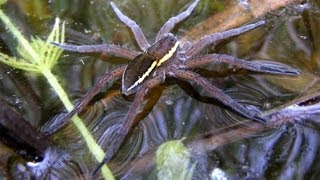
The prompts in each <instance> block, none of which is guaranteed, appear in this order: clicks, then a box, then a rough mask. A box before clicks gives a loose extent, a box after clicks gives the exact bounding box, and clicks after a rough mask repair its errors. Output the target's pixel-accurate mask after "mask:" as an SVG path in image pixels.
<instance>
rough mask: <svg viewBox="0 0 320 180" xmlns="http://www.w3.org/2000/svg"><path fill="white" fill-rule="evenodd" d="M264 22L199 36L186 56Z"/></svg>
mask: <svg viewBox="0 0 320 180" xmlns="http://www.w3.org/2000/svg"><path fill="white" fill-rule="evenodd" d="M264 24H265V21H259V22H256V23H253V24H249V25H245V26H242V27H239V28H234V29H229V30H226V31H223V32H217V33H213V34H211V35H206V36H204V37H203V38H201V39H200V40H199V41H198V42H197V43H195V44H194V45H193V46H192V48H191V49H190V50H189V51H187V53H186V54H187V56H189V57H193V56H196V55H197V54H199V53H200V52H201V51H202V50H204V49H205V48H206V47H208V46H215V45H217V44H219V43H220V42H221V41H223V40H226V39H228V38H232V37H235V36H239V35H241V34H243V33H246V32H248V31H250V30H253V29H255V28H257V27H260V26H262V25H264Z"/></svg>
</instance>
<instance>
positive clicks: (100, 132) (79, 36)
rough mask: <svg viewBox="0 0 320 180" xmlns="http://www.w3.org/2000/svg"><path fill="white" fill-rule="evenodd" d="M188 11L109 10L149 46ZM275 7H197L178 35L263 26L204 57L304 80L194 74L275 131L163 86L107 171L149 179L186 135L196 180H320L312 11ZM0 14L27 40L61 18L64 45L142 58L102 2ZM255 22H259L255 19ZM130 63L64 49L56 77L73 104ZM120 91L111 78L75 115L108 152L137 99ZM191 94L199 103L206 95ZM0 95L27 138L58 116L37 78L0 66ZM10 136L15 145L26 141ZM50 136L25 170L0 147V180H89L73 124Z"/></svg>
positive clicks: (158, 5)
mask: <svg viewBox="0 0 320 180" xmlns="http://www.w3.org/2000/svg"><path fill="white" fill-rule="evenodd" d="M254 2H255V1H252V3H254ZM265 2H268V1H265ZM277 2H278V3H281V2H282V1H277ZM188 3H189V1H187V0H172V1H169V0H158V1H156V0H150V1H143V0H131V1H115V4H117V6H118V7H119V8H120V9H121V11H122V12H124V13H125V14H126V15H128V16H129V17H130V18H132V19H133V20H135V21H136V22H137V23H138V24H139V25H140V27H141V28H142V30H143V32H144V33H145V35H146V37H147V39H148V41H149V42H150V43H151V42H153V41H154V38H155V36H156V33H157V32H158V30H159V29H160V28H161V25H162V24H164V23H165V21H166V20H167V19H168V18H170V17H171V16H173V15H176V14H177V13H178V12H181V9H184V8H186V7H187V4H188ZM276 4H277V3H276V1H270V3H269V4H268V3H266V4H264V3H261V4H260V6H259V8H262V9H264V10H265V9H267V10H265V11H262V10H261V9H259V10H258V11H257V10H256V9H255V8H256V6H250V5H248V4H247V1H210V0H202V1H201V3H200V4H199V5H198V7H197V8H196V10H195V12H194V13H193V15H192V16H191V17H190V18H189V19H187V20H186V21H185V22H184V23H182V24H180V25H179V26H178V28H176V29H175V30H174V32H175V34H177V36H178V37H179V38H183V39H184V40H186V39H189V40H191V41H192V42H193V41H196V40H197V39H199V38H201V37H202V36H204V35H206V34H209V33H213V32H216V31H221V29H223V28H225V27H231V26H232V27H237V26H240V25H241V24H243V23H248V22H254V21H257V20H261V19H264V20H266V22H267V23H266V25H265V26H263V27H262V28H259V29H257V30H254V31H251V32H249V33H246V34H245V35H241V36H240V37H237V38H234V39H232V40H229V41H227V42H225V43H223V44H221V45H219V46H217V47H214V48H209V49H208V50H207V52H208V53H209V52H221V53H227V54H230V55H234V56H237V57H239V58H244V59H250V60H271V61H276V62H281V63H284V64H287V65H290V66H293V67H295V68H299V69H300V70H301V71H302V72H303V73H302V75H301V76H299V77H288V76H276V75H266V74H259V73H252V72H248V71H244V70H239V69H233V67H229V66H227V65H225V64H224V65H217V64H215V65H209V66H206V67H204V68H203V69H199V70H197V72H198V73H200V74H201V75H203V76H206V77H207V78H208V79H209V80H210V82H212V83H213V84H215V85H216V86H217V87H219V88H220V89H223V90H224V91H225V92H226V93H227V94H228V95H230V96H231V97H232V98H234V99H236V100H237V101H238V102H240V103H243V104H246V105H249V106H252V107H256V108H259V109H261V110H262V111H263V113H264V114H265V115H266V117H268V118H269V119H270V120H271V122H270V123H268V124H267V125H266V126H264V125H261V124H259V123H256V122H251V121H247V120H245V119H244V118H242V117H240V116H239V115H237V114H235V113H233V112H231V111H229V110H228V109H226V108H224V107H222V106H221V105H219V104H217V103H216V102H213V101H212V99H211V98H210V97H204V98H205V99H206V100H208V101H209V103H203V102H199V101H197V100H196V99H193V98H191V97H190V96H189V95H188V94H187V93H185V92H184V91H182V90H181V88H179V87H178V86H177V85H174V83H173V85H168V86H165V87H162V88H158V89H157V90H155V92H152V94H151V99H157V98H158V97H159V96H160V94H159V93H160V92H161V91H162V95H161V97H160V98H159V99H158V101H157V103H156V104H155V105H154V107H153V109H152V111H151V112H150V113H149V114H147V116H146V117H145V118H143V120H142V121H141V122H140V123H139V124H138V125H137V126H136V127H135V128H134V129H133V130H132V131H131V132H130V134H129V135H128V137H127V139H126V142H125V144H124V145H123V146H122V148H121V149H120V151H119V152H117V154H116V156H115V157H114V159H113V160H112V161H111V162H110V163H109V166H110V167H111V169H112V171H113V172H114V173H115V174H116V175H117V177H119V178H123V179H126V178H127V179H131V178H140V179H143V178H151V179H152V178H154V177H156V175H154V174H155V173H156V172H155V170H154V166H155V165H154V160H153V157H154V152H155V150H156V149H157V147H158V146H159V145H160V144H162V143H164V142H166V141H168V140H174V139H181V138H186V141H185V144H186V145H187V146H188V148H189V149H190V151H191V152H192V160H193V162H196V164H197V165H196V168H195V172H194V178H195V179H197V178H209V177H211V176H212V175H213V174H214V172H216V171H217V170H218V169H219V170H221V171H223V172H224V173H225V176H226V177H228V178H230V179H239V178H241V179H242V178H243V179H263V178H265V179H288V178H290V179H292V178H294V179H304V178H305V179H317V177H320V171H319V166H320V164H319V162H318V161H317V160H318V159H319V158H320V157H319V155H318V152H319V143H320V140H319V138H320V137H319V135H320V134H319V115H318V114H319V110H320V106H319V97H320V95H319V88H320V87H319V82H318V81H319V78H318V74H319V68H320V65H319V64H320V63H319V62H320V61H319V57H320V52H319V44H320V43H319V41H320V37H319V35H318V34H319V33H318V32H319V31H318V30H320V29H319V28H320V19H319V18H320V14H319V2H318V1H316V0H314V1H313V0H310V1H307V2H304V3H302V2H301V3H297V4H288V3H284V4H282V5H283V6H280V7H279V8H276V7H274V6H275V5H276ZM3 8H4V10H5V12H6V13H7V14H8V15H9V16H10V18H11V19H13V21H14V22H15V24H17V25H18V26H19V27H20V30H22V31H23V32H24V33H25V34H26V35H27V36H30V35H37V36H40V37H44V36H46V35H47V34H48V32H50V29H51V26H52V24H53V21H54V17H56V16H59V17H60V18H62V19H63V20H65V21H66V27H67V32H66V37H67V42H68V43H72V44H99V43H102V42H107V43H112V44H120V45H123V46H125V47H129V48H131V49H135V50H138V46H137V44H136V42H135V41H134V39H133V36H132V34H131V33H130V31H129V29H128V28H127V27H125V26H124V25H123V24H122V23H121V22H119V20H118V19H117V18H116V17H115V15H114V13H113V12H112V10H111V8H110V6H109V5H108V3H107V1H105V0H96V1H87V0H69V1H64V0H52V1H37V0H31V1H15V0H9V2H8V3H7V4H6V5H5V6H4V7H3ZM239 9H240V10H242V11H240V10H239ZM256 11H257V12H256ZM254 14H258V15H261V16H260V17H258V18H254ZM0 36H1V42H0V43H1V51H2V52H5V53H7V54H10V55H15V53H16V52H15V50H14V47H15V46H14V45H15V43H14V39H12V38H11V37H10V34H8V33H7V32H6V31H5V29H4V28H3V26H2V28H1V34H0ZM126 62H127V61H126V60H124V59H120V58H112V57H109V56H107V55H103V54H77V53H68V52H64V55H63V57H62V58H61V60H60V61H59V64H58V65H57V66H56V67H55V68H54V71H53V72H54V74H57V75H58V76H59V81H60V82H61V83H62V84H63V87H64V88H65V89H66V91H67V92H68V95H69V97H70V98H71V99H72V100H74V101H77V100H79V98H81V97H82V96H83V95H84V94H85V93H86V92H87V91H88V90H89V89H90V87H92V86H93V84H94V83H95V82H97V80H98V78H99V77H100V76H101V75H102V74H103V73H104V72H105V71H107V70H110V71H111V70H112V69H114V68H115V67H116V66H117V65H119V64H121V63H126ZM204 69H207V70H204ZM191 85H192V84H191ZM119 88H120V82H118V81H117V82H115V83H114V84H113V85H112V86H111V87H110V88H109V89H108V90H107V88H104V89H103V90H102V91H101V93H100V94H99V95H98V96H97V97H96V98H95V102H94V103H92V105H90V107H88V108H87V109H86V111H85V112H83V113H82V117H83V119H85V120H86V125H87V127H88V129H89V130H90V131H91V132H92V134H93V135H94V136H95V138H96V139H97V141H98V143H99V144H100V145H101V147H103V149H106V148H107V147H108V145H109V144H108V143H109V142H110V139H112V137H113V136H114V133H115V131H116V130H117V129H118V128H119V127H120V125H121V122H122V121H123V120H124V117H125V116H126V113H127V112H128V109H129V108H130V105H131V102H132V101H131V100H132V99H130V98H128V97H127V98H125V97H123V96H121V95H119ZM195 90H198V91H199V92H200V94H201V95H204V96H206V92H205V91H204V90H202V89H201V88H198V87H196V88H195ZM0 97H1V99H2V100H3V101H5V102H6V103H7V104H9V105H10V106H12V107H13V109H15V110H16V111H17V112H18V113H19V114H20V115H21V117H23V118H24V119H25V120H26V121H28V122H29V123H30V124H31V125H32V126H33V128H34V129H37V130H38V131H39V132H37V131H36V130H34V133H35V135H34V136H37V135H38V134H39V133H40V130H43V128H45V126H44V125H45V124H48V123H49V124H50V122H52V120H53V119H54V117H55V116H57V115H59V114H60V113H62V112H63V111H65V110H64V108H63V105H62V104H61V102H60V101H59V99H58V97H57V96H56V95H55V93H54V92H53V91H52V89H51V88H50V87H49V85H48V84H47V82H46V80H45V79H44V78H42V77H40V76H35V75H32V74H28V73H23V72H20V71H18V70H16V69H12V68H10V67H8V66H5V65H3V64H0ZM0 108H1V107H0ZM149 108H152V106H151V107H149ZM8 119H10V117H8ZM13 123H14V122H13ZM16 131H17V132H18V133H17V136H23V134H22V135H21V134H19V130H16ZM47 138H48V141H50V143H48V144H49V145H47V146H48V148H47V150H46V151H45V152H44V153H42V154H41V155H42V156H43V157H44V160H43V161H40V162H38V163H32V164H30V163H26V160H25V159H26V158H24V156H22V155H21V153H17V150H16V148H15V147H8V146H6V145H2V144H1V145H0V177H8V178H12V179H22V178H23V179H24V178H27V179H30V178H32V177H35V178H48V179H49V178H58V179H65V178H77V179H88V178H91V172H92V170H93V169H94V168H95V167H96V165H97V163H96V162H95V160H94V158H93V156H92V155H91V154H90V152H89V151H88V150H87V149H86V145H85V143H84V141H83V139H82V137H81V136H80V134H79V133H78V132H77V129H76V128H75V127H74V126H73V125H72V124H71V123H70V124H69V125H68V126H67V127H65V128H63V129H61V130H58V131H57V132H55V133H54V134H53V135H51V136H49V137H47ZM45 143H47V139H46V142H45ZM34 146H36V145H34ZM35 148H37V146H36V147H35ZM41 148H42V147H41ZM26 153H28V152H26ZM28 161H29V160H28Z"/></svg>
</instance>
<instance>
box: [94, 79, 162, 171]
mask: <svg viewBox="0 0 320 180" xmlns="http://www.w3.org/2000/svg"><path fill="white" fill-rule="evenodd" d="M164 79H165V77H164V76H156V77H154V78H152V79H150V80H148V81H146V82H145V84H144V85H143V86H142V87H141V88H140V89H139V90H138V92H137V93H136V95H135V98H134V101H133V103H132V105H131V106H130V109H129V112H128V114H127V115H126V118H125V119H124V121H123V123H122V125H121V127H120V128H119V129H118V130H117V131H116V133H115V136H114V138H113V139H111V143H110V146H109V147H108V150H107V152H106V155H105V157H104V159H103V161H102V162H100V164H99V165H98V166H97V168H96V169H95V170H94V171H93V175H95V174H96V173H97V172H98V171H99V170H100V168H101V167H102V166H103V165H104V164H105V163H106V162H108V161H109V160H110V159H111V158H112V157H113V156H114V154H115V153H116V152H117V151H118V150H119V148H120V147H121V145H122V144H123V141H124V140H125V137H126V136H127V134H128V133H129V131H130V130H131V128H132V127H134V125H135V124H136V123H137V122H136V118H137V116H138V115H139V114H140V113H141V111H142V109H143V108H144V106H145V104H144V103H143V101H144V99H145V96H146V95H147V94H148V93H149V92H150V90H151V89H153V88H155V87H157V86H158V85H160V84H161V83H163V82H164Z"/></svg>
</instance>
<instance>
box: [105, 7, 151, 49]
mask: <svg viewBox="0 0 320 180" xmlns="http://www.w3.org/2000/svg"><path fill="white" fill-rule="evenodd" d="M110 5H111V7H112V9H113V11H114V12H115V13H116V15H117V16H118V18H119V19H120V21H121V22H123V23H124V24H125V25H127V26H128V27H129V28H130V29H131V31H132V33H133V35H134V37H135V39H136V41H137V43H138V45H139V47H140V49H141V50H142V51H145V50H146V49H147V48H148V47H149V46H150V44H149V43H148V41H147V39H146V37H145V36H144V34H143V32H142V30H141V28H140V27H139V25H138V24H137V23H136V22H134V21H133V20H132V19H130V18H129V17H127V16H126V15H124V14H123V13H122V12H121V11H120V10H119V9H118V8H117V6H116V5H115V4H114V3H113V2H110Z"/></svg>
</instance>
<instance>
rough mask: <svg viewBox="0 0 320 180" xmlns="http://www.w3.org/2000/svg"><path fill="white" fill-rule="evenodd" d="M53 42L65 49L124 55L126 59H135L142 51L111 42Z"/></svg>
mask: <svg viewBox="0 0 320 180" xmlns="http://www.w3.org/2000/svg"><path fill="white" fill-rule="evenodd" d="M52 44H54V45H56V46H59V47H60V48H61V49H63V50H67V51H72V52H80V53H99V52H101V53H107V54H111V55H113V56H116V57H122V58H125V59H129V60H131V59H134V58H135V57H136V56H138V55H139V54H140V53H139V52H137V51H133V50H129V49H126V48H124V47H121V46H117V45H111V44H97V45H80V46H77V45H71V44H59V43H55V42H52Z"/></svg>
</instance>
